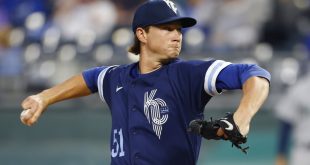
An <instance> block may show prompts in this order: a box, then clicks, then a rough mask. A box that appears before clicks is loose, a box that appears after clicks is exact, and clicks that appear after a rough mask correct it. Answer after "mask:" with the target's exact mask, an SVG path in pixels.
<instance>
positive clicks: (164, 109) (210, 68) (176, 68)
mask: <svg viewBox="0 0 310 165" xmlns="http://www.w3.org/2000/svg"><path fill="white" fill-rule="evenodd" d="M138 70H139V69H138V63H133V64H130V65H121V66H103V67H97V68H92V69H89V70H86V71H84V72H83V77H84V80H85V82H86V84H87V86H88V87H89V89H90V90H91V91H92V92H94V93H95V92H98V93H99V96H100V98H101V99H102V100H103V101H104V102H106V103H107V105H108V106H109V108H110V111H111V115H112V130H111V143H110V147H111V164H112V165H134V164H138V165H154V164H160V165H174V164H175V165H179V164H186V165H194V164H196V163H197V160H198V155H199V150H200V145H201V137H200V136H197V135H194V134H190V133H187V131H186V130H187V127H188V125H189V122H190V121H191V120H193V119H197V118H201V119H202V118H203V111H204V107H205V105H206V104H207V103H208V101H209V100H210V99H211V98H212V96H214V95H217V94H220V93H221V91H222V90H231V89H241V88H242V84H243V82H244V81H246V80H247V79H248V78H249V77H251V76H261V77H265V78H266V79H270V74H269V73H268V72H267V71H265V70H264V69H262V68H260V67H258V66H257V65H247V64H231V63H229V62H225V61H221V60H210V61H183V60H180V59H177V60H174V61H172V62H171V63H169V64H167V65H164V66H162V67H161V68H159V69H158V70H155V71H153V72H151V73H148V74H139V72H138Z"/></svg>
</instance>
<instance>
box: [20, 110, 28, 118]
mask: <svg viewBox="0 0 310 165" xmlns="http://www.w3.org/2000/svg"><path fill="white" fill-rule="evenodd" d="M29 117H30V109H26V110H23V111H22V113H21V114H20V118H21V119H27V118H29Z"/></svg>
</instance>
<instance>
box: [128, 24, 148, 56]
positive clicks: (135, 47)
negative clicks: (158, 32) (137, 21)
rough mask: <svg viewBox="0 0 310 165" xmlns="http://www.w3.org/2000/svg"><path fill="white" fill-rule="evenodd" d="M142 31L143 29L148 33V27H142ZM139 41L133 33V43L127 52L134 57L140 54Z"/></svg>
mask: <svg viewBox="0 0 310 165" xmlns="http://www.w3.org/2000/svg"><path fill="white" fill-rule="evenodd" d="M142 29H144V30H145V31H146V32H149V29H150V28H149V26H147V27H143V28H142ZM140 46H141V45H140V40H139V39H138V37H137V35H136V33H135V38H134V43H133V45H132V46H130V47H129V49H128V51H129V52H130V53H133V54H135V55H139V54H140Z"/></svg>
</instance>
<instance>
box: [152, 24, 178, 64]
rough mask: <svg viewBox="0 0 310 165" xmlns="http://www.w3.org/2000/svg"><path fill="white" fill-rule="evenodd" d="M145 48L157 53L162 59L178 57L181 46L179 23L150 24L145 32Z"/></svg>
mask: <svg viewBox="0 0 310 165" xmlns="http://www.w3.org/2000/svg"><path fill="white" fill-rule="evenodd" d="M147 38H148V39H147V43H146V46H147V49H149V51H151V52H153V53H155V54H158V55H159V56H160V57H159V58H161V59H162V60H168V59H173V58H176V57H178V55H179V54H180V51H181V47H182V33H181V25H180V23H177V22H176V23H169V24H163V25H156V26H150V28H149V32H148V33H147Z"/></svg>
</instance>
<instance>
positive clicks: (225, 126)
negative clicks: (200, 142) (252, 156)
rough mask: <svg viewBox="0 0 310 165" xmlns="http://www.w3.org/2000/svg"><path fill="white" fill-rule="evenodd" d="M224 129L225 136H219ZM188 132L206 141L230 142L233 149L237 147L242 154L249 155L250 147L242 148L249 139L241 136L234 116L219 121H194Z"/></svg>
mask: <svg viewBox="0 0 310 165" xmlns="http://www.w3.org/2000/svg"><path fill="white" fill-rule="evenodd" d="M220 128H222V130H223V131H224V133H225V135H223V136H218V135H217V132H218V130H219V129H220ZM188 132H191V133H195V134H198V135H201V136H202V137H204V138H206V139H214V140H229V141H230V142H231V143H232V147H233V146H235V147H237V148H238V149H240V150H241V151H242V152H244V153H245V154H247V151H246V150H247V149H249V147H244V148H243V147H242V146H241V144H244V143H246V142H247V137H246V136H243V135H241V133H240V131H239V128H238V126H237V125H236V124H235V122H234V119H233V114H231V113H227V115H226V116H225V117H223V118H220V119H218V120H212V118H211V119H210V121H205V120H201V119H195V120H192V121H191V122H190V124H189V128H188Z"/></svg>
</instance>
